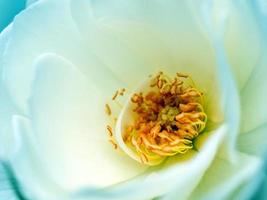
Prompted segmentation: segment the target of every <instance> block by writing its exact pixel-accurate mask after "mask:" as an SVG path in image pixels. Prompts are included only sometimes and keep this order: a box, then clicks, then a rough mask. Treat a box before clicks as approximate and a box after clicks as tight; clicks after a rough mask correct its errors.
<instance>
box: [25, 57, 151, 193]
mask: <svg viewBox="0 0 267 200" xmlns="http://www.w3.org/2000/svg"><path fill="white" fill-rule="evenodd" d="M35 67H36V68H37V72H36V77H35V80H34V83H33V91H32V95H31V98H30V101H29V106H30V111H31V112H30V113H31V119H32V125H33V128H34V133H35V134H36V139H37V140H38V146H39V151H40V152H41V153H40V154H41V155H42V158H43V159H44V160H45V161H44V162H46V163H47V166H48V167H47V168H48V171H49V172H50V175H51V177H53V178H54V179H55V180H56V181H57V182H58V184H59V185H61V186H62V187H63V188H66V189H70V190H73V189H75V188H79V187H81V186H85V185H90V186H108V185H111V184H115V183H118V182H121V181H125V180H127V179H129V178H132V177H134V176H136V175H138V174H140V173H142V172H144V171H145V170H146V168H147V167H144V166H142V165H140V164H138V163H136V162H135V161H133V160H131V159H130V158H128V156H126V155H120V154H119V153H118V152H116V151H115V150H114V149H113V147H112V145H111V144H110V143H109V142H108V140H109V138H108V135H107V133H106V124H105V123H106V120H105V119H106V117H105V112H104V105H105V102H104V100H103V98H102V96H101V95H102V94H101V93H100V92H99V91H98V88H96V87H95V84H94V83H92V82H91V80H88V79H86V77H85V76H84V75H83V74H81V73H80V72H79V71H78V70H77V68H76V67H75V66H74V65H73V64H71V63H70V62H69V61H67V60H66V59H65V58H63V57H60V56H57V55H53V54H47V55H43V56H41V57H40V58H39V59H38V60H37V61H36V64H35Z"/></svg>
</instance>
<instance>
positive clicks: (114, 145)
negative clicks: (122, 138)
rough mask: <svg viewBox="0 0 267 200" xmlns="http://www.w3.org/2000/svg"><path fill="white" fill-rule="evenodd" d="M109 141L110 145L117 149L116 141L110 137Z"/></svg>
mask: <svg viewBox="0 0 267 200" xmlns="http://www.w3.org/2000/svg"><path fill="white" fill-rule="evenodd" d="M109 142H110V143H111V144H112V146H113V148H114V149H117V148H118V145H117V143H116V142H115V141H114V140H112V139H110V140H109Z"/></svg>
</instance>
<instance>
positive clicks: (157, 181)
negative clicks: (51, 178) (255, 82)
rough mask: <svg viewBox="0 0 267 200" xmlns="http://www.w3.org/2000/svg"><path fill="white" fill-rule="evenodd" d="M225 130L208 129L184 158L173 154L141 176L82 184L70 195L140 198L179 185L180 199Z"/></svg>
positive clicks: (200, 173) (197, 178) (207, 162)
mask: <svg viewBox="0 0 267 200" xmlns="http://www.w3.org/2000/svg"><path fill="white" fill-rule="evenodd" d="M226 132H227V128H226V127H225V126H221V127H220V128H219V129H218V130H217V131H213V132H211V133H210V136H209V137H208V139H207V140H206V141H205V143H204V144H203V146H202V147H201V150H200V151H199V152H198V153H197V154H196V155H195V156H193V157H192V158H190V159H187V160H186V161H185V160H183V158H180V157H179V156H177V157H172V158H170V159H169V160H167V162H166V163H165V164H164V165H163V166H161V167H160V168H156V169H155V170H152V171H150V172H147V173H146V174H145V175H144V176H141V177H139V178H136V179H133V180H131V181H128V182H125V183H123V184H121V185H118V186H114V187H112V188H106V189H100V188H99V189H94V188H88V189H86V188H85V189H84V190H82V191H80V192H78V193H76V194H74V195H73V197H74V198H77V199H79V200H80V199H81V200H83V199H88V198H92V199H96V200H97V199H101V200H103V199H106V198H107V197H108V198H109V199H116V200H119V199H125V200H127V199H140V200H141V199H152V198H155V197H158V196H162V195H164V194H166V193H167V192H170V191H171V190H172V189H176V191H177V189H179V194H180V196H179V199H186V198H187V197H188V196H189V195H190V193H191V192H192V190H193V189H194V188H195V187H196V185H197V184H198V182H199V181H200V179H201V177H202V176H203V174H204V173H205V171H206V170H207V168H208V166H209V165H210V164H211V162H212V161H213V159H214V157H215V155H216V152H217V150H218V148H219V146H220V144H221V141H222V139H223V137H225V134H226ZM192 153H194V152H192ZM178 163H179V164H178ZM159 186H160V187H159Z"/></svg>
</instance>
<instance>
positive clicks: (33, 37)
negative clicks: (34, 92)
mask: <svg viewBox="0 0 267 200" xmlns="http://www.w3.org/2000/svg"><path fill="white" fill-rule="evenodd" d="M75 30H76V29H75V26H74V25H73V24H72V19H71V16H70V14H69V13H68V1H65V2H64V3H63V2H61V1H39V2H37V3H35V4H33V5H32V6H30V7H28V8H27V9H26V10H24V11H23V12H21V13H20V14H19V15H18V16H17V17H16V19H15V20H14V23H13V28H12V33H11V37H10V42H9V44H8V46H7V49H6V54H5V56H4V58H3V77H4V83H5V85H6V87H7V89H8V91H9V93H10V94H11V96H12V97H13V99H14V101H15V103H16V104H17V106H18V107H19V108H20V109H21V110H22V111H24V112H25V111H27V106H26V99H27V98H28V97H29V94H30V85H31V81H32V79H33V75H34V67H33V65H32V62H33V60H34V59H35V58H36V57H37V56H38V55H40V54H42V53H45V52H56V53H60V54H61V55H64V56H67V57H69V58H71V59H73V60H75V61H77V62H78V61H79V60H80V59H79V55H80V52H81V49H82V45H81V41H80V40H79V36H78V33H77V32H75ZM14 58H15V59H14ZM78 63H79V62H78Z"/></svg>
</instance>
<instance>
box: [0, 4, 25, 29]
mask: <svg viewBox="0 0 267 200" xmlns="http://www.w3.org/2000/svg"><path fill="white" fill-rule="evenodd" d="M24 7H25V0H0V32H1V31H2V30H3V29H4V28H5V27H6V26H7V25H8V24H9V23H10V22H11V21H12V20H13V18H14V16H15V15H16V14H17V13H18V12H20V11H21V10H22V9H23V8H24Z"/></svg>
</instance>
